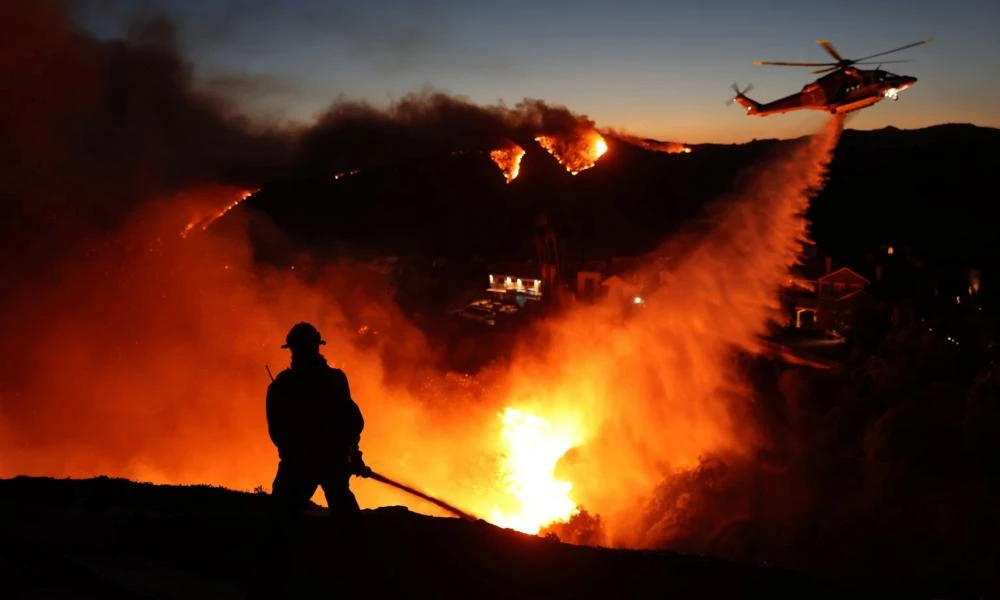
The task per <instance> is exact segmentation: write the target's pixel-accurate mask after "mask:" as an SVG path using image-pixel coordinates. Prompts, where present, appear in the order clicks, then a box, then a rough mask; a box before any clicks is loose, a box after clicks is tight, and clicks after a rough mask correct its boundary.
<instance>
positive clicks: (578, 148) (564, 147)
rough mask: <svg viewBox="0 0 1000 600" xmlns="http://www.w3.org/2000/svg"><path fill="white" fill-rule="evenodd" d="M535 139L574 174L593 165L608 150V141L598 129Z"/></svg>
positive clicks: (541, 136)
mask: <svg viewBox="0 0 1000 600" xmlns="http://www.w3.org/2000/svg"><path fill="white" fill-rule="evenodd" d="M535 141H536V142H538V144H539V145H540V146H541V147H542V148H545V150H546V152H548V153H549V154H551V155H552V156H553V157H555V159H556V160H557V161H559V164H561V165H562V166H564V167H566V170H567V171H569V172H570V174H572V175H576V174H577V173H579V172H581V171H585V170H587V169H589V168H591V167H593V166H594V165H595V164H597V159H599V158H601V157H602V156H604V154H605V153H606V152H607V151H608V143H607V142H606V141H604V138H603V137H601V134H599V133H597V132H596V131H582V132H579V133H576V134H574V135H572V136H553V135H540V136H538V137H536V138H535Z"/></svg>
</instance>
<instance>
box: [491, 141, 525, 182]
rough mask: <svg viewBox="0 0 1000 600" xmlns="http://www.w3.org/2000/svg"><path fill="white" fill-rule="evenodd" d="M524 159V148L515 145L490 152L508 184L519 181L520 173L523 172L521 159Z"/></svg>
mask: <svg viewBox="0 0 1000 600" xmlns="http://www.w3.org/2000/svg"><path fill="white" fill-rule="evenodd" d="M523 157H524V148H522V147H520V146H518V145H517V144H514V143H511V145H510V146H507V147H505V148H500V149H498V150H494V151H492V152H490V158H491V159H493V162H495V163H496V165H497V166H498V167H500V171H501V172H502V173H503V176H504V179H506V180H507V183H510V182H511V181H514V180H515V179H517V175H518V173H520V172H521V158H523Z"/></svg>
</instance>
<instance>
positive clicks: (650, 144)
mask: <svg viewBox="0 0 1000 600" xmlns="http://www.w3.org/2000/svg"><path fill="white" fill-rule="evenodd" d="M605 133H606V135H609V136H612V137H616V138H618V139H620V140H621V141H623V142H626V143H629V144H632V145H633V146H639V147H640V148H645V149H646V150H649V151H651V152H662V153H664V154H690V153H691V147H690V146H686V145H684V144H681V143H680V142H662V141H660V140H654V139H651V138H643V137H639V136H637V135H632V134H630V133H625V132H622V131H615V130H607V131H606V132H605Z"/></svg>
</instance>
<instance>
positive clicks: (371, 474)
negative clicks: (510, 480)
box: [264, 365, 479, 521]
mask: <svg viewBox="0 0 1000 600" xmlns="http://www.w3.org/2000/svg"><path fill="white" fill-rule="evenodd" d="M264 369H265V370H266V371H267V376H268V377H270V378H271V381H272V382H273V381H274V375H272V374H271V367H269V366H267V365H264ZM359 477H364V478H366V479H374V480H375V481H378V482H380V483H384V484H386V485H388V486H392V487H394V488H396V489H397V490H401V491H404V492H406V493H407V494H410V495H411V496H416V497H417V498H420V499H421V500H426V501H427V502H430V503H431V504H433V505H434V506H437V507H438V508H442V509H444V510H445V511H447V512H449V513H451V514H453V515H455V516H456V517H458V518H460V519H465V520H466V521H479V519H477V518H476V517H474V516H472V515H470V514H469V513H467V512H465V511H463V510H460V509H458V508H455V507H454V506H452V505H451V504H448V503H447V502H445V501H444V500H439V499H437V498H435V497H433V496H428V495H427V494H425V493H423V492H421V491H420V490H418V489H416V488H412V487H410V486H408V485H405V484H402V483H399V482H398V481H393V480H392V479H389V478H388V477H386V476H385V475H382V474H380V473H376V472H375V471H372V470H371V468H370V467H365V470H364V472H363V473H360V474H359Z"/></svg>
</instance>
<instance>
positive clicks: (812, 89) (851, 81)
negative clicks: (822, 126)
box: [726, 38, 931, 117]
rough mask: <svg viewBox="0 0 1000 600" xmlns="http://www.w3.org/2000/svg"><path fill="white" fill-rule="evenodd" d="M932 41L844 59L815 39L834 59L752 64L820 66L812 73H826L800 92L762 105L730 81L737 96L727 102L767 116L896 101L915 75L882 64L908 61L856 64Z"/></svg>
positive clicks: (852, 108) (837, 111)
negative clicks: (889, 69) (862, 67)
mask: <svg viewBox="0 0 1000 600" xmlns="http://www.w3.org/2000/svg"><path fill="white" fill-rule="evenodd" d="M929 41H931V40H930V38H928V39H924V40H920V41H919V42H914V43H912V44H907V45H905V46H900V47H899V48H893V49H892V50H886V51H885V52H879V53H877V54H871V55H869V56H865V57H862V58H853V59H849V58H844V57H843V56H841V55H840V53H839V52H837V49H836V48H834V47H833V44H831V43H830V42H829V40H826V39H822V40H819V41H817V42H816V43H817V44H819V45H820V46H821V47H822V48H823V49H824V50H826V51H827V52H828V53H829V54H830V56H832V57H833V58H834V60H835V61H836V62H828V63H819V62H787V61H773V60H755V61H754V64H755V65H777V66H784V67H822V68H821V69H817V70H815V71H813V73H814V74H820V73H826V75H823V76H822V77H820V78H819V79H817V80H816V81H814V82H812V83H810V84H808V85H806V86H805V87H803V88H802V91H801V92H798V93H795V94H792V95H790V96H785V97H784V98H780V99H778V100H775V101H773V102H767V103H765V104H761V103H759V102H756V101H754V100H752V99H750V98H748V97H747V95H746V94H747V92H749V91H750V90H751V89H753V86H752V85H748V86H747V87H746V88H745V89H743V90H742V91H741V90H740V88H739V86H738V85H736V84H735V83H734V84H733V90H734V91H735V92H736V96H734V97H733V98H731V99H730V100H729V101H727V102H726V104H732V103H733V102H736V103H737V104H739V105H740V106H742V107H743V108H745V109H746V111H747V115H749V116H755V117H766V116H767V115H774V114H781V113H786V112H790V111H793V110H822V111H826V112H829V113H830V114H834V115H837V114H844V113H848V112H852V111H855V110H859V109H862V108H865V107H868V106H871V105H873V104H875V103H876V102H879V101H881V100H883V99H884V98H889V99H891V100H898V99H899V93H900V92H902V91H903V90H905V89H906V88H908V87H910V86H912V85H913V84H914V83H916V82H917V78H916V77H910V76H908V75H896V74H895V73H890V72H888V71H883V70H882V68H881V67H882V65H883V64H889V63H903V62H910V61H909V60H887V61H882V62H879V63H878V66H877V67H875V68H874V69H860V68H856V67H855V65H863V64H873V63H872V62H867V61H869V60H870V59H872V58H875V57H878V56H885V55H886V54H892V53H894V52H899V51H900V50H906V49H907V48H913V47H914V46H919V45H921V44H926V43H927V42H929Z"/></svg>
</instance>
